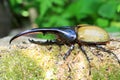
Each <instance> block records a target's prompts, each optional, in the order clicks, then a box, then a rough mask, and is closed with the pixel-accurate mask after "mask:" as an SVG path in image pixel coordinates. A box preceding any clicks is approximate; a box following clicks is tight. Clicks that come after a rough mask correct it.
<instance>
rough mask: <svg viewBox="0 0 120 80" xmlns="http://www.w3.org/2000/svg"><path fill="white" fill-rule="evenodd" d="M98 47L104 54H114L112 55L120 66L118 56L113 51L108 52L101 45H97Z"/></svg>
mask: <svg viewBox="0 0 120 80" xmlns="http://www.w3.org/2000/svg"><path fill="white" fill-rule="evenodd" d="M96 47H97V48H98V49H101V50H103V51H104V52H107V53H108V54H112V55H113V56H114V57H115V58H116V59H117V61H118V63H119V64H120V60H119V59H118V57H117V55H116V54H114V53H113V52H112V51H110V50H107V49H105V48H103V47H102V46H100V45H96Z"/></svg>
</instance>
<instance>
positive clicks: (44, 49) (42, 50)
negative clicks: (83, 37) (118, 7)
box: [0, 37, 120, 80]
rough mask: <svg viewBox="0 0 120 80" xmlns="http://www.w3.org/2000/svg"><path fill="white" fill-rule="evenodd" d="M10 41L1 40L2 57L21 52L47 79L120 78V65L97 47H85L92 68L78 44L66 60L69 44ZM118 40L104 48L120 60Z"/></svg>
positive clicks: (93, 79)
mask: <svg viewBox="0 0 120 80" xmlns="http://www.w3.org/2000/svg"><path fill="white" fill-rule="evenodd" d="M10 38H11V37H5V38H2V39H0V56H1V57H2V55H3V54H7V53H11V52H12V53H14V52H15V51H19V53H20V54H22V55H26V56H28V57H29V58H31V59H32V60H33V61H35V62H36V64H37V65H38V66H39V67H40V68H41V69H42V70H43V73H41V74H42V79H44V80H101V79H102V80H110V79H114V80H115V79H117V78H116V77H118V76H120V74H118V73H120V66H119V64H118V62H117V59H116V58H115V57H114V55H112V54H111V53H110V52H105V51H103V50H101V49H99V48H97V47H96V46H94V45H84V46H83V47H84V48H85V51H86V52H87V55H88V57H89V60H90V66H91V68H90V67H89V62H88V61H87V59H86V57H85V55H84V54H83V52H82V51H81V50H80V49H79V46H78V45H77V44H76V45H75V48H74V50H73V51H72V53H71V54H70V56H69V57H68V58H67V59H66V60H63V56H64V54H65V52H66V51H67V50H68V48H69V47H68V46H66V45H62V46H58V45H55V44H54V45H37V44H33V43H30V42H28V39H29V38H30V37H20V38H17V39H16V40H14V41H13V42H12V43H11V44H9V40H10ZM34 39H35V38H34ZM118 39H119V38H118ZM118 39H115V40H114V41H110V43H108V44H106V45H101V46H102V47H104V48H105V49H107V50H110V51H112V52H113V53H114V54H116V55H117V57H118V58H119V59H120V41H116V40H118ZM0 60H1V59H0ZM90 69H91V75H90V74H89V71H90Z"/></svg>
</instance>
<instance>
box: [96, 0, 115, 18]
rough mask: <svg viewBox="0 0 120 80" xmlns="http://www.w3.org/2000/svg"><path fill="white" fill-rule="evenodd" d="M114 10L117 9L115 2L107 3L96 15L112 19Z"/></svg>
mask: <svg viewBox="0 0 120 80" xmlns="http://www.w3.org/2000/svg"><path fill="white" fill-rule="evenodd" d="M116 9H117V2H116V1H108V2H107V3H106V4H105V3H104V4H103V5H102V6H101V7H100V9H99V11H98V13H99V15H100V16H102V17H105V18H109V19H111V18H113V17H114V16H115V15H116Z"/></svg>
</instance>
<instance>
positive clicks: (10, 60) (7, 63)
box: [0, 51, 43, 80]
mask: <svg viewBox="0 0 120 80" xmlns="http://www.w3.org/2000/svg"><path fill="white" fill-rule="evenodd" d="M0 67H1V68H0V80H33V79H34V80H39V79H43V75H41V72H42V69H41V68H40V67H39V66H37V65H36V63H35V62H34V61H33V60H31V59H30V58H28V57H27V56H24V55H21V54H20V52H19V51H13V52H10V53H6V54H4V55H2V57H1V58H0Z"/></svg>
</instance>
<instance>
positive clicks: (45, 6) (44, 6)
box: [39, 0, 53, 17]
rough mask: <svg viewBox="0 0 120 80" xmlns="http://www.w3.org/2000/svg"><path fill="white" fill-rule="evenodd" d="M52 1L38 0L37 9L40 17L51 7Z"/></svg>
mask: <svg viewBox="0 0 120 80" xmlns="http://www.w3.org/2000/svg"><path fill="white" fill-rule="evenodd" d="M52 3H53V2H52V1H50V0H41V2H40V6H39V11H40V15H41V17H42V16H44V15H45V13H46V11H47V10H48V9H49V8H50V7H52Z"/></svg>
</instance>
